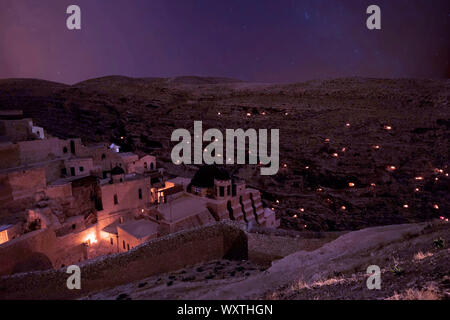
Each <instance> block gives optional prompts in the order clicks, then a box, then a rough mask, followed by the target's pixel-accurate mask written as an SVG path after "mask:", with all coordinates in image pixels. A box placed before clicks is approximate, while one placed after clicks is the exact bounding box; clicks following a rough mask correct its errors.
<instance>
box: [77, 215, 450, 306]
mask: <svg viewBox="0 0 450 320" xmlns="http://www.w3.org/2000/svg"><path fill="white" fill-rule="evenodd" d="M449 228H450V225H449V224H448V223H442V222H437V223H430V224H427V223H425V224H424V223H422V224H409V225H396V226H387V227H376V228H369V229H364V230H360V231H354V232H350V233H347V234H345V235H343V236H341V237H339V238H337V239H336V240H333V241H329V240H330V239H328V241H325V242H326V243H325V244H322V245H320V246H319V247H318V248H316V249H312V250H310V249H311V248H308V246H307V244H308V242H309V241H304V240H299V239H297V241H298V246H299V248H300V247H302V246H303V249H301V250H300V251H297V252H294V253H292V254H289V255H287V256H285V257H284V258H282V259H279V260H276V261H274V262H273V264H272V266H270V267H269V268H267V267H266V266H261V265H260V264H255V262H254V261H252V254H251V252H252V251H253V250H255V249H258V248H259V250H261V248H260V246H261V244H262V243H261V239H259V240H258V241H256V242H255V239H252V237H251V238H250V239H249V250H250V261H242V262H231V261H214V262H210V263H206V264H200V265H197V266H194V267H191V268H185V269H183V270H179V271H176V272H172V273H170V274H164V275H158V276H154V277H151V278H148V279H142V280H141V281H138V282H136V283H129V284H127V285H123V286H119V287H116V288H112V289H107V290H104V291H102V292H97V293H93V294H91V295H89V296H88V297H85V298H84V299H94V300H95V299H102V300H103V299H118V300H121V299H139V300H142V299H189V300H191V299H200V300H202V299H207V300H210V299H219V300H228V299H289V300H292V299H301V300H305V299H307V300H309V299H320V300H323V299H345V300H352V299H356V300H359V299H393V300H439V299H449V298H450V273H449V268H448V262H449V259H448V257H449V249H448V241H449V240H450V232H449V230H450V229H449ZM263 237H269V238H267V239H266V244H268V242H272V239H270V236H268V235H265V236H263ZM285 240H286V241H285V243H289V242H293V241H294V240H292V239H290V240H288V239H287V238H286V239H285ZM288 246H289V244H288ZM270 247H271V248H272V250H271V251H272V252H274V245H273V244H272V245H271V246H270ZM283 247H284V246H283V245H279V246H278V249H279V252H280V253H281V252H282V251H283V250H284V248H283ZM370 265H378V266H379V267H380V269H381V289H380V290H369V289H368V288H367V286H366V281H367V278H368V274H367V273H366V270H367V267H368V266H370Z"/></svg>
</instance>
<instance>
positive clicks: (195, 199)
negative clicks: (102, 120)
mask: <svg viewBox="0 0 450 320" xmlns="http://www.w3.org/2000/svg"><path fill="white" fill-rule="evenodd" d="M226 219H230V220H237V221H244V222H246V223H248V224H250V225H260V226H263V227H269V228H276V227H278V225H279V220H277V219H276V218H275V213H274V212H273V211H272V210H271V209H269V208H263V205H262V202H261V195H260V192H259V191H258V190H254V189H250V188H247V187H246V184H245V182H244V181H238V180H235V179H233V178H232V177H230V176H229V174H228V173H227V172H226V171H224V170H222V169H219V168H218V167H214V166H205V167H201V168H200V169H199V170H198V171H197V173H196V174H195V176H194V177H193V178H192V179H190V178H184V177H170V178H169V177H168V175H167V174H166V173H165V171H164V170H163V169H162V168H158V166H157V161H156V158H155V157H154V156H151V155H145V156H142V157H139V156H138V155H136V154H134V153H130V152H125V153H124V152H120V147H119V146H116V145H114V144H107V143H105V144H96V145H84V144H83V143H82V141H81V140H80V139H67V140H64V139H59V138H56V137H52V136H50V135H49V134H47V133H46V132H45V130H44V129H43V128H41V127H38V126H35V125H34V124H33V121H32V119H27V118H23V116H22V113H21V112H20V111H8V112H2V113H1V114H0V257H2V259H1V260H2V266H0V275H2V274H12V273H16V272H24V271H30V270H35V269H36V268H38V269H48V268H55V269H58V268H61V267H65V266H68V265H71V264H76V263H79V262H81V261H84V260H88V259H92V258H95V257H98V256H102V255H108V254H113V253H118V252H126V251H129V250H131V249H132V248H134V247H136V246H139V245H140V244H142V243H144V242H146V241H149V240H151V239H155V238H158V237H161V236H164V235H167V234H170V233H174V232H178V231H181V230H186V229H191V228H194V227H198V226H202V225H208V224H211V223H214V222H215V221H220V220H226ZM3 257H7V259H3ZM3 260H6V261H3ZM30 268H31V269H30ZM33 268H34V269H33Z"/></svg>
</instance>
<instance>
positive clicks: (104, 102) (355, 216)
mask: <svg viewBox="0 0 450 320" xmlns="http://www.w3.org/2000/svg"><path fill="white" fill-rule="evenodd" d="M449 96H450V81H449V80H415V79H398V80H389V79H362V78H347V79H335V80H323V81H309V82H304V83H292V84H265V83H248V82H242V81H238V80H233V79H223V78H201V77H178V78H170V79H164V78H128V77H121V76H110V77H103V78H98V79H91V80H87V81H83V82H81V83H78V84H75V85H65V84H58V83H54V82H49V81H44V80H36V79H4V80H0V108H1V109H22V110H23V111H24V114H25V116H28V117H32V118H34V119H35V121H36V123H37V124H38V125H41V126H43V127H45V128H46V129H48V131H49V133H50V134H52V135H55V136H59V137H63V138H65V137H81V138H82V139H83V140H84V141H85V142H100V141H111V142H115V143H117V144H119V145H121V146H122V147H123V148H122V150H124V151H128V150H133V151H136V152H138V153H139V152H150V153H153V154H155V155H156V156H157V157H158V159H159V160H160V162H161V163H160V165H162V166H163V167H166V169H167V171H168V172H169V173H170V172H172V173H178V174H180V173H183V174H185V175H187V176H190V175H192V172H193V171H192V169H193V168H187V167H181V168H180V167H176V166H174V165H173V164H172V163H171V161H170V151H171V147H172V145H171V143H170V135H171V132H172V131H173V130H175V129H177V128H187V129H190V128H192V126H193V122H194V121H195V120H202V121H203V126H204V130H206V129H207V128H208V127H214V128H219V129H222V130H224V129H226V128H243V129H246V128H255V129H258V128H267V129H271V128H277V129H280V153H281V154H280V163H281V165H282V168H281V169H280V171H279V173H278V174H277V175H276V176H271V177H261V176H260V173H259V172H260V171H259V168H258V167H257V166H237V165H236V166H234V167H233V168H229V169H231V171H232V173H233V174H234V175H235V176H238V177H241V178H244V179H245V180H246V181H247V182H248V184H249V185H251V186H252V187H255V188H258V189H260V190H261V191H262V192H263V195H264V199H265V202H266V204H267V205H268V206H271V207H274V208H275V209H276V211H277V213H278V215H279V216H280V217H281V218H282V227H283V228H287V229H295V230H304V229H307V230H322V231H335V230H354V229H361V228H365V227H370V226H377V225H389V224H399V223H408V222H417V221H424V220H429V219H431V218H439V217H440V216H444V215H446V213H448V212H450V194H449V192H448V190H449V186H450V185H449V181H450V180H449V178H448V173H449V172H450V169H449V168H448V166H449V164H450V163H449V151H450V144H449V141H450V139H449V138H450V131H449V130H450V108H449ZM417 177H421V178H423V179H420V180H418V179H416V178H417ZM350 184H352V186H351V187H350ZM277 200H278V201H277ZM300 209H302V210H300Z"/></svg>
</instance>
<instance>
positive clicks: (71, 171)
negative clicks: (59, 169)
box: [70, 167, 75, 176]
mask: <svg viewBox="0 0 450 320" xmlns="http://www.w3.org/2000/svg"><path fill="white" fill-rule="evenodd" d="M70 175H71V176H75V168H74V167H70Z"/></svg>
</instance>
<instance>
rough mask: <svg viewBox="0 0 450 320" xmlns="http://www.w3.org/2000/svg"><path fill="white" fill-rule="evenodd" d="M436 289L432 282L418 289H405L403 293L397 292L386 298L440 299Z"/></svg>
mask: <svg viewBox="0 0 450 320" xmlns="http://www.w3.org/2000/svg"><path fill="white" fill-rule="evenodd" d="M440 299H441V297H440V295H439V292H438V289H437V288H436V286H435V285H434V284H430V285H428V287H426V288H424V289H422V290H418V289H407V290H406V291H405V292H403V293H397V292H395V294H394V295H393V296H392V297H390V298H388V299H387V300H440Z"/></svg>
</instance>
